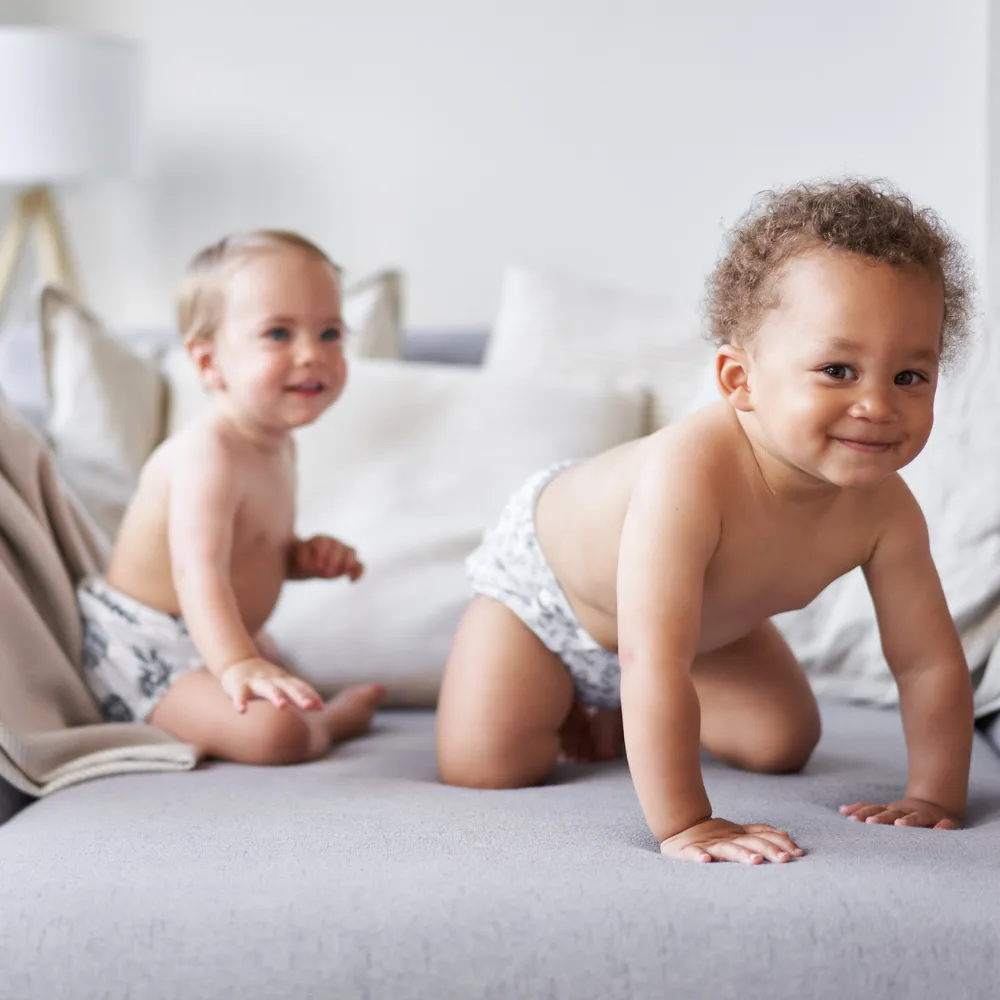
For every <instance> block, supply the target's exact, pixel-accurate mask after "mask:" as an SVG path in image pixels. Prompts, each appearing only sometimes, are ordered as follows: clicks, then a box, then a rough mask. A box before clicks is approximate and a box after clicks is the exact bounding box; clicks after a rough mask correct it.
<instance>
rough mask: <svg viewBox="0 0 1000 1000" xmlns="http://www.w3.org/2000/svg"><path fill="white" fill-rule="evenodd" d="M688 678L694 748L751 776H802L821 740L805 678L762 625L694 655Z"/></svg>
mask: <svg viewBox="0 0 1000 1000" xmlns="http://www.w3.org/2000/svg"><path fill="white" fill-rule="evenodd" d="M691 677H692V679H693V681H694V686H695V689H696V690H697V692H698V700H699V701H700V703H701V742H702V746H704V747H705V749H706V750H708V751H709V753H711V754H713V755H714V756H716V757H718V758H720V759H721V760H725V761H728V762H729V763H731V764H735V765H736V766H737V767H744V768H746V769H747V770H750V771H765V772H771V773H782V772H791V771H799V770H801V769H802V768H803V767H804V766H805V764H806V762H807V761H808V760H809V757H810V755H811V754H812V752H813V749H814V748H815V746H816V744H817V743H818V742H819V736H820V719H819V709H818V707H817V705H816V698H815V697H814V696H813V693H812V689H811V688H810V687H809V682H808V680H806V675H805V674H804V673H803V671H802V668H801V667H800V666H799V664H798V662H797V661H796V659H795V657H794V656H793V655H792V651H791V650H790V649H789V648H788V644H787V643H786V642H785V640H784V639H783V638H782V637H781V634H780V633H779V632H778V630H777V629H776V628H775V627H774V625H773V624H772V623H771V622H770V621H768V622H765V623H764V624H763V625H761V626H759V627H758V628H756V629H754V631H753V632H751V633H750V634H749V635H747V636H744V637H743V638H742V639H740V640H738V641H737V642H734V643H732V644H731V645H729V646H725V647H724V648H722V649H718V650H715V651H714V652H711V653H705V654H703V655H702V656H699V657H698V658H697V659H696V660H695V662H694V666H693V668H692V672H691Z"/></svg>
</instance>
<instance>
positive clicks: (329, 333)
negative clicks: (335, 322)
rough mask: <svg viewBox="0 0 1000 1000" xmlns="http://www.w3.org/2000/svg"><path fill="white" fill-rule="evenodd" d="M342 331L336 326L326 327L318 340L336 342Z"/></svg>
mask: <svg viewBox="0 0 1000 1000" xmlns="http://www.w3.org/2000/svg"><path fill="white" fill-rule="evenodd" d="M343 335H344V334H343V331H342V330H341V329H340V328H339V327H336V326H328V327H327V328H326V329H325V330H324V331H323V332H322V333H321V334H320V335H319V339H320V340H327V341H331V342H332V341H337V340H340V338H341V337H342V336H343Z"/></svg>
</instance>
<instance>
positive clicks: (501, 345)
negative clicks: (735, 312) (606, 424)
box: [485, 267, 714, 429]
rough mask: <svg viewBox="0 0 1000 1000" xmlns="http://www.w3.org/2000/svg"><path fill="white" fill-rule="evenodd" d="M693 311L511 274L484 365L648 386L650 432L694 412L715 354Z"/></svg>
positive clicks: (541, 275) (602, 288)
mask: <svg viewBox="0 0 1000 1000" xmlns="http://www.w3.org/2000/svg"><path fill="white" fill-rule="evenodd" d="M700 331H701V322H700V320H699V318H698V314H697V313H696V312H695V311H694V310H693V309H687V308H683V307H680V306H677V305H675V304H674V303H673V302H671V300H670V299H667V298H664V297H662V296H659V295H651V294H644V293H640V292H632V291H627V290H625V289H621V288H614V287H611V286H608V285H601V284H596V283H593V282H588V281H583V280H581V279H577V278H570V277H564V276H558V275H553V274H547V273H545V272H541V271H532V270H528V269H525V268H519V267H512V268H508V270H507V272H506V274H505V276H504V282H503V291H502V296H501V303H500V311H499V314H498V316H497V321H496V325H495V326H494V329H493V334H492V336H491V338H490V343H489V347H488V349H487V355H486V360H485V364H486V366H487V367H488V368H490V369H493V370H496V371H505V372H518V371H545V372H551V373H555V374H580V373H588V374H591V375H593V374H603V375H605V376H609V377H613V378H618V379H623V380H632V381H635V382H638V383H640V384H643V385H645V386H647V388H648V389H649V391H650V393H651V395H652V401H653V406H652V414H651V416H652V427H650V428H647V429H655V428H658V427H662V426H664V425H665V424H667V423H668V422H669V421H671V420H676V419H677V418H678V417H679V416H680V415H682V414H683V413H684V411H685V410H686V409H687V408H688V406H689V404H690V400H691V399H692V398H693V396H694V394H695V393H696V392H697V388H698V385H699V382H700V379H701V376H702V373H703V371H704V369H705V368H706V366H707V365H708V364H709V363H710V361H711V358H712V356H713V353H714V348H713V347H712V346H711V344H709V343H708V342H706V341H705V340H704V339H703V337H702V336H701V332H700Z"/></svg>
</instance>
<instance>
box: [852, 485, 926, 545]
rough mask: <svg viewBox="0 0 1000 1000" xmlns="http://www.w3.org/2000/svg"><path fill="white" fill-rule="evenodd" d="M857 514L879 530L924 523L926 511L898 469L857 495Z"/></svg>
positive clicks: (854, 504) (854, 499)
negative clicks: (924, 512) (922, 508)
mask: <svg viewBox="0 0 1000 1000" xmlns="http://www.w3.org/2000/svg"><path fill="white" fill-rule="evenodd" d="M853 506H854V507H855V508H856V509H855V511H853V512H852V513H853V515H854V516H855V517H857V518H858V520H859V521H865V520H866V521H867V522H868V523H869V524H870V525H872V526H873V527H875V528H876V529H877V530H879V531H884V530H889V529H890V528H893V527H903V526H906V527H907V528H912V527H913V526H914V525H916V524H923V523H924V515H923V511H922V510H921V509H920V504H919V503H918V502H917V498H916V497H915V496H914V495H913V493H912V492H911V490H910V487H909V486H907V485H906V481H905V480H904V479H903V477H902V476H901V475H900V474H899V473H898V472H893V473H892V474H891V475H888V476H886V477H885V478H884V479H883V480H882V481H881V482H880V483H878V484H877V485H876V486H873V487H872V488H871V489H870V490H866V491H864V492H863V493H859V494H858V495H856V496H854V497H853Z"/></svg>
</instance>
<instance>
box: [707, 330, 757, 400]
mask: <svg viewBox="0 0 1000 1000" xmlns="http://www.w3.org/2000/svg"><path fill="white" fill-rule="evenodd" d="M715 381H716V384H717V385H718V387H719V392H721V393H722V395H723V397H724V398H725V399H727V400H728V401H729V403H730V404H731V405H732V406H733V407H734V408H735V409H737V410H744V411H746V412H749V411H751V410H752V409H753V401H752V400H751V398H750V366H749V359H748V357H747V352H746V350H745V349H744V348H742V347H737V346H735V345H734V344H723V345H722V346H721V347H720V348H719V349H718V351H716V354H715Z"/></svg>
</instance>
